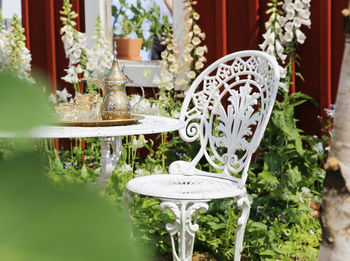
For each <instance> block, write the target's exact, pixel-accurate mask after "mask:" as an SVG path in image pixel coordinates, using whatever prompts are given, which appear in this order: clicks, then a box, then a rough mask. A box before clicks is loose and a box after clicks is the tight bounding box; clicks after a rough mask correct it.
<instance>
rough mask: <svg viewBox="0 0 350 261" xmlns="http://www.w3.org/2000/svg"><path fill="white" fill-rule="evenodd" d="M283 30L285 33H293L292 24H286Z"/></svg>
mask: <svg viewBox="0 0 350 261" xmlns="http://www.w3.org/2000/svg"><path fill="white" fill-rule="evenodd" d="M284 29H285V30H286V31H287V32H293V23H292V22H288V23H286V24H285V25H284Z"/></svg>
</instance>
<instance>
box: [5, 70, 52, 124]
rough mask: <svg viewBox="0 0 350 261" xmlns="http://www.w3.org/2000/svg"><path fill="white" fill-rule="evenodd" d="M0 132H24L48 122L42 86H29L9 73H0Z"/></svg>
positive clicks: (48, 116) (47, 109)
mask: <svg viewBox="0 0 350 261" xmlns="http://www.w3.org/2000/svg"><path fill="white" fill-rule="evenodd" d="M0 82H1V95H0V119H1V121H0V130H1V131H24V130H28V129H31V128H33V127H35V126H38V125H44V124H48V123H49V122H50V115H49V113H48V112H49V107H48V105H47V99H46V97H45V95H44V94H43V93H42V91H41V89H42V87H43V86H39V85H38V84H34V85H30V84H29V83H28V82H26V81H24V80H20V79H18V78H17V77H15V76H14V75H13V74H11V73H9V72H0Z"/></svg>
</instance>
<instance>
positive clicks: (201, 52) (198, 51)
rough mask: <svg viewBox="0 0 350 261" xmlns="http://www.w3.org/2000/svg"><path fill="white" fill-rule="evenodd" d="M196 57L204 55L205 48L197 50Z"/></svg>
mask: <svg viewBox="0 0 350 261" xmlns="http://www.w3.org/2000/svg"><path fill="white" fill-rule="evenodd" d="M195 53H196V55H199V56H201V55H203V54H204V48H202V47H198V48H197V49H196V52H195Z"/></svg>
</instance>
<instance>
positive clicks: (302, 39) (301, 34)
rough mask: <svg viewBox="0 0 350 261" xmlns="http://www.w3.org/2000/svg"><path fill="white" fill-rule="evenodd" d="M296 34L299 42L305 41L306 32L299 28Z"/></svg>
mask: <svg viewBox="0 0 350 261" xmlns="http://www.w3.org/2000/svg"><path fill="white" fill-rule="evenodd" d="M295 34H296V36H297V41H298V43H300V44H303V43H304V42H305V39H306V36H305V34H304V33H303V32H302V31H300V30H299V29H297V30H296V32H295Z"/></svg>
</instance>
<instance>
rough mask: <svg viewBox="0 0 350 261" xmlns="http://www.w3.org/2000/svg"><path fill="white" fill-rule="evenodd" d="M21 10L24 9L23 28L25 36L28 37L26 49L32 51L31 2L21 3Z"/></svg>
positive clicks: (25, 0) (24, 0)
mask: <svg viewBox="0 0 350 261" xmlns="http://www.w3.org/2000/svg"><path fill="white" fill-rule="evenodd" d="M21 9H22V26H23V28H24V35H25V36H26V47H27V48H28V49H29V50H30V37H29V28H30V26H29V0H22V1H21Z"/></svg>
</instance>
